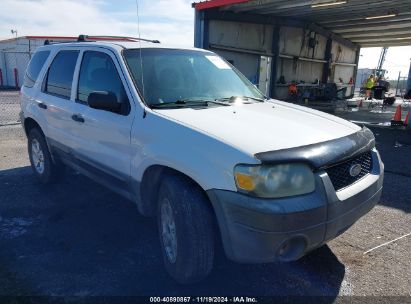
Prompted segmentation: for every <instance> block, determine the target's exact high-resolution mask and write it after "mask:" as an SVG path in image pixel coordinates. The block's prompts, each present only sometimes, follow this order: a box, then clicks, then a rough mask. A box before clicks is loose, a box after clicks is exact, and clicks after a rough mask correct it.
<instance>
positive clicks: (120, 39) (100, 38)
mask: <svg viewBox="0 0 411 304" xmlns="http://www.w3.org/2000/svg"><path fill="white" fill-rule="evenodd" d="M17 39H38V40H51V41H66V40H67V41H70V40H72V41H77V39H78V36H20V37H15V38H10V39H3V40H0V42H6V41H13V40H17ZM89 39H92V40H95V41H134V40H132V39H130V38H128V37H114V36H113V37H110V36H106V37H100V36H97V37H95V36H89Z"/></svg>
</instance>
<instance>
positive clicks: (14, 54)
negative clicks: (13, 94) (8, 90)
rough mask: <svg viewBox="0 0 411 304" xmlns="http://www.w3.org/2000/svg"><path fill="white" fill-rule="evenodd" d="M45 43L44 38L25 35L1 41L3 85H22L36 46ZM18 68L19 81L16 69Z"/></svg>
mask: <svg viewBox="0 0 411 304" xmlns="http://www.w3.org/2000/svg"><path fill="white" fill-rule="evenodd" d="M43 44H44V39H30V40H29V39H26V38H24V37H22V38H17V39H10V40H5V41H0V69H1V74H2V78H3V86H9V87H16V85H18V86H21V85H22V84H23V81H24V74H25V72H26V68H27V65H28V63H29V61H30V59H31V56H32V54H33V53H34V52H35V50H36V48H37V47H39V46H41V45H43ZM15 69H16V70H17V76H18V78H17V83H16V80H15V75H14V73H15V72H14V70H15Z"/></svg>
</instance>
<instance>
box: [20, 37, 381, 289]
mask: <svg viewBox="0 0 411 304" xmlns="http://www.w3.org/2000/svg"><path fill="white" fill-rule="evenodd" d="M90 39H91V38H90ZM21 93H22V94H21V110H22V112H21V121H22V124H23V126H24V129H25V132H26V134H27V136H28V152H29V155H30V161H31V165H32V168H33V171H34V173H35V175H36V176H37V177H38V178H39V179H40V181H41V182H43V183H49V182H53V181H54V180H55V179H56V177H57V176H58V175H59V174H60V173H61V172H62V169H63V168H64V166H65V165H68V166H71V167H73V168H74V169H75V170H77V171H79V172H81V173H83V174H85V175H87V176H89V177H91V178H92V179H94V180H96V181H98V182H100V183H102V184H104V185H106V186H107V187H110V188H111V189H113V190H114V191H116V192H118V193H119V194H121V195H123V196H124V197H126V198H128V199H130V200H131V201H133V202H135V204H136V206H137V208H138V210H139V211H140V213H141V214H143V215H145V216H152V215H157V218H158V229H159V236H160V241H161V248H162V252H163V256H164V263H165V267H166V269H167V271H168V273H169V274H170V275H171V276H172V277H174V278H175V279H176V280H177V281H179V282H181V283H188V282H193V281H198V280H200V279H201V278H203V277H205V276H206V275H207V274H209V273H210V271H211V269H212V266H213V260H214V253H215V251H216V250H215V248H216V246H217V245H218V244H219V243H222V244H223V247H224V251H225V253H226V255H227V257H229V258H230V259H232V260H234V261H238V262H245V263H266V262H272V261H291V260H296V259H299V258H300V257H302V256H303V255H304V254H306V253H308V252H309V251H311V250H313V249H315V248H317V247H319V246H321V245H323V244H324V243H325V242H327V241H328V240H330V239H332V238H334V237H336V236H338V235H339V234H341V233H342V232H344V231H345V230H346V229H347V228H348V227H350V226H351V225H352V224H354V222H355V221H356V220H358V219H359V218H360V217H361V216H363V215H364V214H366V213H367V212H368V211H369V210H370V209H371V208H372V207H373V206H374V205H375V204H376V203H377V202H378V201H379V199H380V196H381V191H382V185H383V171H384V170H383V163H382V162H381V159H380V156H379V154H378V152H377V150H376V149H375V140H374V136H373V134H372V133H371V131H369V130H368V129H367V128H365V127H364V128H360V127H358V126H357V125H354V124H352V123H350V122H347V121H345V120H342V119H340V118H337V117H334V116H331V115H328V114H325V113H322V112H318V111H315V110H311V109H308V108H305V107H300V106H297V105H293V104H289V103H285V102H281V101H278V100H272V99H271V100H269V99H267V98H266V97H265V96H264V95H263V94H262V93H260V92H259V91H258V89H256V88H255V87H254V86H253V85H252V84H251V83H250V82H249V81H248V80H247V79H246V78H245V77H244V76H243V75H242V74H241V73H239V72H238V71H237V70H236V69H235V68H234V67H233V66H232V65H230V64H229V63H228V62H227V61H225V60H224V59H222V58H221V57H219V56H218V55H216V54H215V53H213V52H210V51H206V50H202V49H194V48H191V49H187V48H171V47H166V46H163V45H160V44H159V43H157V41H152V42H150V41H139V42H136V41H135V42H125V41H121V40H119V41H115V42H113V41H112V42H103V41H89V42H73V43H60V44H52V45H45V46H43V47H40V48H39V49H38V50H37V52H36V53H35V55H34V56H33V58H32V60H31V62H30V65H29V67H28V69H27V74H26V79H25V83H24V86H23V87H22V90H21Z"/></svg>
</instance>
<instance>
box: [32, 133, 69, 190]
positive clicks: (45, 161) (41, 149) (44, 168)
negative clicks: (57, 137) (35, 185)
mask: <svg viewBox="0 0 411 304" xmlns="http://www.w3.org/2000/svg"><path fill="white" fill-rule="evenodd" d="M28 152H29V158H30V163H31V168H32V169H33V172H34V174H35V175H36V176H37V178H38V179H39V180H40V181H41V182H42V183H43V184H48V183H52V182H54V181H56V180H57V178H58V177H59V176H60V175H61V173H62V171H63V169H64V168H63V166H62V165H60V164H56V163H54V162H53V159H52V158H51V155H50V152H49V149H48V147H47V143H46V140H45V138H44V135H43V134H42V133H41V132H40V131H39V130H38V129H32V130H30V132H29V135H28Z"/></svg>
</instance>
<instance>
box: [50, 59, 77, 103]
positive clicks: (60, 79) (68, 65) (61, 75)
mask: <svg viewBox="0 0 411 304" xmlns="http://www.w3.org/2000/svg"><path fill="white" fill-rule="evenodd" d="M78 53H79V52H78V51H61V52H59V53H58V54H57V56H56V57H55V58H54V60H53V62H52V64H51V65H50V68H49V71H48V75H47V81H46V86H45V89H44V91H45V92H48V93H51V94H55V95H59V96H61V97H64V98H70V93H71V84H72V82H73V74H74V68H75V67H76V62H77V57H78Z"/></svg>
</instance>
